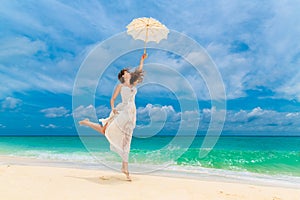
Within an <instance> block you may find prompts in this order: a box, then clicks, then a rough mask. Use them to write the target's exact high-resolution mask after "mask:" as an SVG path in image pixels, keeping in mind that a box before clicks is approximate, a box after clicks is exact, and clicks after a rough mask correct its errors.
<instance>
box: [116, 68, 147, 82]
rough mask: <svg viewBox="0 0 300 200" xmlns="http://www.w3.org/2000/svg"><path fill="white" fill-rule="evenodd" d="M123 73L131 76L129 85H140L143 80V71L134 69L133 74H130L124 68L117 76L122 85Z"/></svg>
mask: <svg viewBox="0 0 300 200" xmlns="http://www.w3.org/2000/svg"><path fill="white" fill-rule="evenodd" d="M125 72H128V73H130V75H131V78H130V84H133V83H135V82H137V83H141V82H142V81H143V78H144V74H143V71H140V70H137V69H136V70H135V71H134V72H130V71H129V69H128V68H124V69H122V70H121V71H120V72H119V74H118V79H119V81H120V82H121V83H124V81H125V80H124V77H123V75H124V73H125Z"/></svg>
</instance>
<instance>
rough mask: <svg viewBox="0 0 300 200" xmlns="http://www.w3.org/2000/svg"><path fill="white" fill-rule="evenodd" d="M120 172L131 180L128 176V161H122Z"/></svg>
mask: <svg viewBox="0 0 300 200" xmlns="http://www.w3.org/2000/svg"><path fill="white" fill-rule="evenodd" d="M122 173H124V174H125V175H126V178H127V180H128V181H131V178H130V176H129V172H128V162H124V161H123V162H122Z"/></svg>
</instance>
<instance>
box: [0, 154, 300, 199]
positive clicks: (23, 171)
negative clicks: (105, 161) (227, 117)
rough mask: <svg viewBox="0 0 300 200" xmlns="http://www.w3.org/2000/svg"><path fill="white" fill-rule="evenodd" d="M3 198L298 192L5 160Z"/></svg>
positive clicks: (294, 195)
mask: <svg viewBox="0 0 300 200" xmlns="http://www.w3.org/2000/svg"><path fill="white" fill-rule="evenodd" d="M0 158H1V163H0V188H1V189H0V195H1V197H3V198H4V199H21V198H22V199H24V198H25V199H41V198H42V199H99V198H100V199H101V197H103V196H105V199H153V198H155V199H174V198H175V199H207V200H209V199H228V200H250V199H251V200H252V199H258V200H260V199H272V200H285V199H286V200H293V199H295V200H296V199H298V197H299V196H300V191H299V189H295V188H287V187H279V186H274V185H273V186H263V185H260V184H255V183H245V182H234V181H233V182H230V181H229V180H227V181H224V180H220V179H216V178H214V177H206V178H203V179H196V178H192V177H190V178H188V177H178V176H177V177H174V176H166V175H161V174H131V178H132V180H133V181H132V182H128V181H126V178H125V176H124V175H123V174H122V173H121V172H116V171H112V170H103V169H83V168H77V167H75V166H72V165H67V164H66V163H60V164H61V165H58V164H57V163H54V162H51V161H44V162H41V161H40V160H38V161H37V160H36V159H28V158H20V157H9V156H0Z"/></svg>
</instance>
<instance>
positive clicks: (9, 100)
mask: <svg viewBox="0 0 300 200" xmlns="http://www.w3.org/2000/svg"><path fill="white" fill-rule="evenodd" d="M21 104H22V100H21V99H17V98H14V97H6V98H5V99H4V100H3V101H2V102H1V107H2V109H10V110H13V109H16V108H17V107H18V106H20V105H21Z"/></svg>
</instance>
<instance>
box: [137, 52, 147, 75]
mask: <svg viewBox="0 0 300 200" xmlns="http://www.w3.org/2000/svg"><path fill="white" fill-rule="evenodd" d="M146 58H147V54H146V53H144V54H143V55H142V57H141V61H140V66H139V68H138V71H143V67H144V60H145V59H146Z"/></svg>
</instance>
